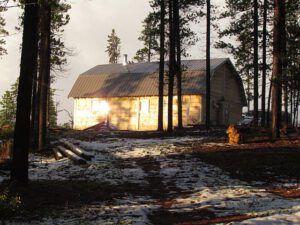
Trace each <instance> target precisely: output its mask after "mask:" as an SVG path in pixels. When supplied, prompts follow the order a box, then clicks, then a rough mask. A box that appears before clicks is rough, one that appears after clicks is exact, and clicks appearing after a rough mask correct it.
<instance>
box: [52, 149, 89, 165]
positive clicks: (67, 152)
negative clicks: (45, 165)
mask: <svg viewBox="0 0 300 225" xmlns="http://www.w3.org/2000/svg"><path fill="white" fill-rule="evenodd" d="M57 148H58V149H59V151H60V152H61V153H62V154H63V155H64V156H65V157H68V158H69V159H71V160H72V161H73V162H74V163H75V164H86V161H85V160H84V159H83V158H81V157H80V156H78V155H76V154H75V153H74V152H72V151H71V150H69V149H66V148H65V147H63V146H57Z"/></svg>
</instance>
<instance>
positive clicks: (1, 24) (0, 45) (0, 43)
mask: <svg viewBox="0 0 300 225" xmlns="http://www.w3.org/2000/svg"><path fill="white" fill-rule="evenodd" d="M6 3H7V1H1V2H0V56H2V55H4V54H7V51H6V49H5V48H4V45H5V43H6V41H5V38H4V37H5V36H7V35H8V32H7V30H6V29H5V20H4V18H3V17H2V14H3V12H5V11H6V10H7V9H6V7H5V4H6Z"/></svg>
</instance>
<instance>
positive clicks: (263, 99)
mask: <svg viewBox="0 0 300 225" xmlns="http://www.w3.org/2000/svg"><path fill="white" fill-rule="evenodd" d="M267 16H268V0H264V12H263V44H262V50H263V52H262V55H263V56H262V64H263V66H262V87H261V126H262V127H265V125H266V77H267Z"/></svg>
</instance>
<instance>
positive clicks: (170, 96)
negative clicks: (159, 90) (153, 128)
mask: <svg viewBox="0 0 300 225" xmlns="http://www.w3.org/2000/svg"><path fill="white" fill-rule="evenodd" d="M169 29H170V31H169V42H170V53H169V87H168V132H172V131H173V92H174V90H173V88H174V66H175V40H174V20H173V0H169Z"/></svg>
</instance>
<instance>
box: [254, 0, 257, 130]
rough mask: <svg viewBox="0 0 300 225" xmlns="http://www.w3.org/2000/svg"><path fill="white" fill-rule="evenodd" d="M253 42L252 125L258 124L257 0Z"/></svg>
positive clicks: (255, 1)
mask: <svg viewBox="0 0 300 225" xmlns="http://www.w3.org/2000/svg"><path fill="white" fill-rule="evenodd" d="M253 7H254V15H253V20H254V32H253V35H254V42H253V50H254V56H253V66H254V82H253V84H254V109H253V122H254V126H257V125H258V2H257V0H254V6H253Z"/></svg>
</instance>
